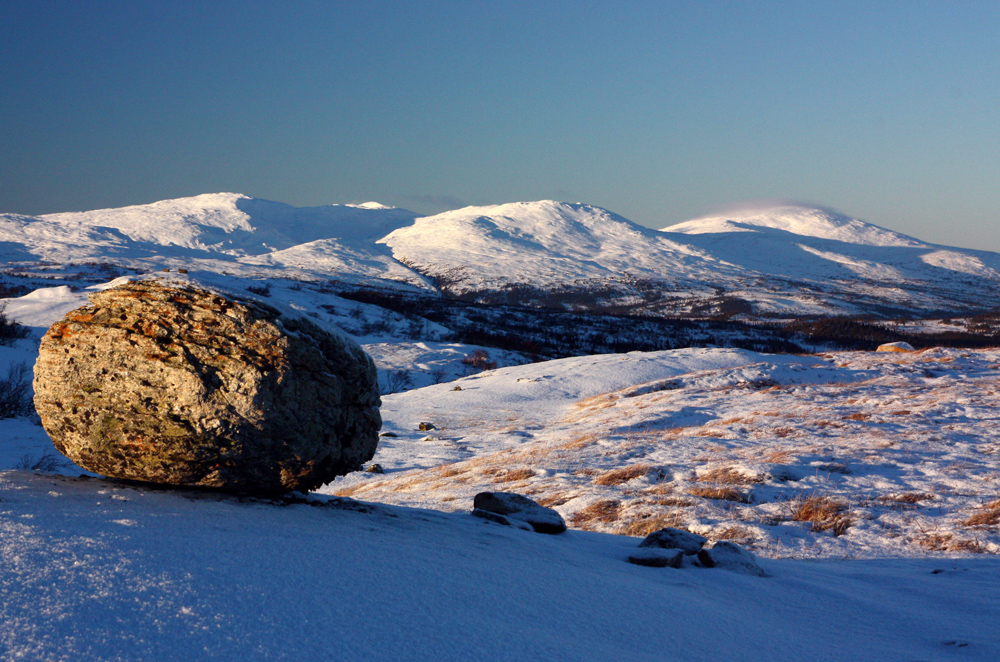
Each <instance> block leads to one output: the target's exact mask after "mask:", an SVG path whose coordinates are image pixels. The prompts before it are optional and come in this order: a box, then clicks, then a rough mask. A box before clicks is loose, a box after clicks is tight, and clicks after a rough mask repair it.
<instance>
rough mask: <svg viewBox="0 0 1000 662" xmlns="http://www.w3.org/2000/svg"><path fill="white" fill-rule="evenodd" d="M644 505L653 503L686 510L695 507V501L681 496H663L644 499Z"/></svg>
mask: <svg viewBox="0 0 1000 662" xmlns="http://www.w3.org/2000/svg"><path fill="white" fill-rule="evenodd" d="M642 503H651V504H653V505H656V506H672V507H675V508H685V507H687V506H693V505H694V501H692V500H691V499H685V498H684V497H679V496H661V497H653V498H647V499H643V500H642Z"/></svg>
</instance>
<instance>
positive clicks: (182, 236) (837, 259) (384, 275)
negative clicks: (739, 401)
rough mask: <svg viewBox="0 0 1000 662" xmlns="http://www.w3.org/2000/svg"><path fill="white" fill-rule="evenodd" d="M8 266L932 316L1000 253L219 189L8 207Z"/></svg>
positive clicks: (796, 208)
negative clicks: (329, 201)
mask: <svg viewBox="0 0 1000 662" xmlns="http://www.w3.org/2000/svg"><path fill="white" fill-rule="evenodd" d="M0 259H2V260H3V261H4V262H5V263H7V265H8V267H9V268H24V267H30V266H31V265H32V264H38V263H43V262H46V263H68V262H84V261H89V262H95V263H104V262H107V263H111V264H116V265H119V266H123V267H129V268H135V269H145V270H154V269H159V268H171V267H175V266H176V267H181V266H184V267H187V268H190V269H203V270H206V271H212V272H222V273H233V274H236V275H244V276H255V277H279V278H294V279H307V280H330V281H336V282H340V283H344V284H346V285H349V286H377V287H388V288H403V289H413V288H416V290H421V291H424V292H428V293H438V294H441V295H444V296H449V297H457V298H461V299H464V300H469V301H480V302H486V303H490V302H503V303H509V304H517V305H529V306H542V307H555V308H571V309H578V310H600V311H604V312H615V313H630V314H648V315H657V316H695V317H699V316H733V315H775V316H788V317H798V316H820V315H837V314H846V315H855V316H856V315H875V316H878V315H883V316H920V315H927V314H932V313H939V312H948V313H968V312H972V311H977V310H982V309H988V308H994V307H997V306H1000V287H998V286H1000V254H997V253H992V252H987V251H972V250H966V249H958V248H950V247H946V246H939V245H934V244H928V243H925V242H922V241H919V240H917V239H915V238H913V237H908V236H906V235H903V234H900V233H897V232H893V231H891V230H887V229H884V228H880V227H878V226H876V225H872V224H870V223H866V222H864V221H860V220H858V219H854V218H851V217H848V216H845V215H843V214H839V213H837V212H833V211H830V210H825V209H820V208H816V207H809V206H803V205H792V204H778V205H774V206H767V207H760V206H758V207H756V208H749V209H745V210H742V211H733V212H729V213H725V214H713V215H710V216H705V217H702V218H698V219H693V220H690V221H686V222H684V223H679V224H676V225H672V226H669V227H666V228H663V229H662V230H652V229H650V228H646V227H644V226H641V225H638V224H636V223H633V222H632V221H629V220H628V219H626V218H623V217H622V216H619V215H617V214H615V213H613V212H610V211H608V210H606V209H602V208H600V207H596V206H593V205H587V204H581V203H574V204H570V203H565V202H558V201H554V200H542V201H537V202H515V203H507V204H501V205H491V206H479V207H465V208H463V209H456V210H452V211H447V212H443V213H440V214H436V215H432V216H423V217H421V216H420V215H418V214H416V213H414V212H411V211H408V210H405V209H399V208H395V207H387V206H384V205H381V204H379V203H365V204H360V205H325V206H320V207H293V206H291V205H287V204H284V203H280V202H272V201H268V200H260V199H257V198H252V197H250V196H246V195H242V194H238V193H210V194H204V195H198V196H193V197H189V198H179V199H175V200H163V201H160V202H155V203H152V204H148V205H135V206H130V207H122V208H117V209H101V210H94V211H84V212H67V213H59V214H47V215H44V216H39V217H31V216H23V215H18V214H0Z"/></svg>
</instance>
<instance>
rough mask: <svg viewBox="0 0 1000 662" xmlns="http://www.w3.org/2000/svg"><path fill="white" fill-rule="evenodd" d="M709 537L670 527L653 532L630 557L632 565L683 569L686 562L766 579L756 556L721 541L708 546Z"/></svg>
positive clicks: (737, 546)
mask: <svg viewBox="0 0 1000 662" xmlns="http://www.w3.org/2000/svg"><path fill="white" fill-rule="evenodd" d="M707 542H708V538H706V537H705V536H700V535H698V534H696V533H691V532H690V531H684V530H683V529H675V528H672V527H668V528H665V529H660V530H659V531H654V532H653V533H651V534H649V535H648V536H646V537H645V539H643V541H642V542H640V543H639V549H638V550H637V551H635V552H633V553H632V554H630V555H629V557H628V561H629V563H634V564H636V565H645V566H650V567H654V568H680V567H681V566H682V565H684V561H685V559H691V561H690V562H691V564H692V565H699V566H701V567H703V568H723V569H725V570H731V571H733V572H739V573H742V574H745V575H754V576H757V577H763V576H764V570H763V569H762V568H761V567H760V566H759V565H757V560H756V558H755V557H754V555H753V554H751V553H750V552H748V551H747V550H745V549H743V548H742V547H740V546H739V545H737V544H735V543H732V542H729V541H728V540H720V541H717V542H715V543H714V544H712V545H711V546H708V547H706V543H707Z"/></svg>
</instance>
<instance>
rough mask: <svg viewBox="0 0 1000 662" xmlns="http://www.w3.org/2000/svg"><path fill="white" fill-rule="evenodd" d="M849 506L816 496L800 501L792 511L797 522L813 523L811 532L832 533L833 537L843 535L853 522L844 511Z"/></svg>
mask: <svg viewBox="0 0 1000 662" xmlns="http://www.w3.org/2000/svg"><path fill="white" fill-rule="evenodd" d="M845 510H847V506H846V505H844V504H843V503H841V502H839V501H835V500H833V499H831V498H830V497H822V496H814V497H809V498H808V499H805V500H803V501H800V502H799V503H798V505H797V506H796V507H795V509H794V510H793V511H792V519H793V520H795V521H796V522H811V523H812V527H811V528H810V531H831V532H832V533H833V535H835V536H840V535H843V534H844V533H845V532H846V531H847V529H848V527H850V526H851V524H852V522H851V520H850V518H848V517H847V516H846V515H845V514H844V511H845Z"/></svg>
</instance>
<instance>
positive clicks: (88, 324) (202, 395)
mask: <svg viewBox="0 0 1000 662" xmlns="http://www.w3.org/2000/svg"><path fill="white" fill-rule="evenodd" d="M34 389H35V407H36V409H37V411H38V413H39V415H40V417H41V419H42V424H43V425H44V427H45V430H46V431H47V432H48V433H49V435H50V436H51V437H52V440H53V442H54V444H55V446H56V448H57V449H58V450H59V451H60V452H62V453H63V454H64V455H66V456H67V457H68V458H70V459H71V460H73V462H75V463H76V464H78V465H79V466H81V467H83V468H85V469H88V470H90V471H94V472H96V473H99V474H103V475H105V476H110V477H114V478H123V479H131V480H139V481H148V482H154V483H166V484H172V485H187V486H202V487H210V488H219V489H224V490H229V491H239V492H256V493H281V492H287V491H294V490H298V491H307V490H310V489H315V488H316V487H319V486H320V485H323V484H325V483H328V482H330V481H331V480H333V479H334V478H335V477H336V476H339V475H343V474H345V473H348V472H351V471H356V470H359V469H361V467H362V464H363V463H364V462H366V461H368V460H370V459H371V458H372V456H373V455H374V453H375V449H376V446H377V443H378V430H379V428H380V427H381V417H380V416H379V410H378V407H379V405H380V404H381V403H380V400H379V392H378V381H377V377H376V372H375V366H374V364H373V362H372V360H371V358H370V357H369V356H368V355H366V354H365V353H364V351H363V350H362V349H361V348H360V347H359V346H358V345H357V344H355V343H354V342H353V341H351V340H350V339H348V338H346V337H341V336H336V335H333V334H331V333H329V332H327V331H324V330H323V329H321V328H319V327H318V326H317V325H316V324H314V323H312V322H310V321H309V320H308V319H305V318H299V317H292V316H283V315H282V314H281V313H280V312H279V311H278V310H276V309H274V308H273V307H270V306H267V305H265V304H263V303H260V302H257V301H252V300H242V299H237V298H235V297H227V296H222V295H220V294H217V293H213V292H210V291H206V290H204V289H200V288H197V287H194V286H189V285H170V284H165V283H162V282H159V281H139V282H132V283H128V284H126V285H123V286H121V287H116V288H112V289H108V290H104V291H102V292H99V293H96V294H93V295H91V296H90V305H88V306H85V307H83V308H80V309H78V310H75V311H73V312H71V313H69V314H68V315H66V317H65V318H64V319H63V320H62V321H60V322H57V323H56V324H54V325H53V326H52V327H51V328H50V329H49V331H48V332H47V333H46V334H45V337H44V338H43V339H42V343H41V347H40V350H39V358H38V361H37V363H36V365H35V380H34Z"/></svg>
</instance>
